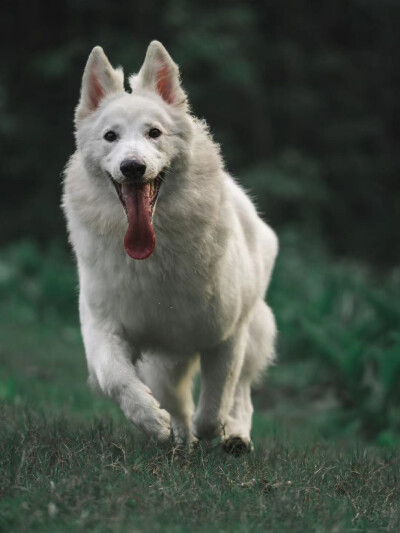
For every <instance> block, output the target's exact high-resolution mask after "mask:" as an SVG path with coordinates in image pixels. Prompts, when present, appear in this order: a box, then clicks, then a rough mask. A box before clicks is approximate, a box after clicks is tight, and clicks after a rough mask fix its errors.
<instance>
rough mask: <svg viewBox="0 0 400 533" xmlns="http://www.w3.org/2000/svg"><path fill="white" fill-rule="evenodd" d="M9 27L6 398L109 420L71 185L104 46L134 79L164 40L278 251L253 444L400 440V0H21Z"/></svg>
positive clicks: (4, 170)
mask: <svg viewBox="0 0 400 533" xmlns="http://www.w3.org/2000/svg"><path fill="white" fill-rule="evenodd" d="M3 13H4V16H2V18H1V21H0V28H1V36H2V47H1V54H2V61H1V78H0V109H1V121H0V146H1V153H2V156H1V179H0V203H1V225H0V244H1V255H0V297H1V304H0V318H1V325H0V360H1V363H2V365H1V368H0V400H1V401H2V402H3V403H4V404H5V405H9V404H12V405H22V406H24V405H27V404H28V403H29V404H30V405H31V406H32V405H33V406H35V405H38V406H39V405H40V404H41V402H42V403H43V405H46V406H49V405H50V404H52V405H53V404H54V406H55V409H56V410H57V409H60V408H61V407H60V406H67V412H68V411H71V409H72V410H73V409H74V408H75V410H76V412H79V413H82V412H83V411H84V410H85V409H87V412H88V413H89V414H90V413H92V412H93V409H94V410H95V412H97V411H96V409H99V410H100V411H99V412H102V411H101V410H102V409H108V407H105V405H106V404H104V405H103V404H99V405H100V407H97V404H95V400H93V399H92V396H91V395H90V393H88V392H86V385H85V379H86V377H85V367H84V356H83V350H82V346H81V341H80V336H79V327H78V316H77V290H76V287H77V280H76V274H75V267H74V262H73V258H72V254H71V251H70V250H69V248H68V245H67V238H66V233H65V224H64V221H63V218H62V215H61V211H60V208H59V204H60V192H61V173H62V169H63V166H64V165H65V163H66V161H67V159H68V157H69V155H70V154H71V153H72V152H73V150H74V139H73V125H72V119H73V113H74V107H75V105H76V103H77V101H78V96H79V88H80V81H81V76H82V72H83V68H84V65H85V62H86V59H87V56H88V54H89V52H90V50H91V49H92V47H93V46H95V45H98V44H100V45H101V46H102V47H103V48H104V50H105V52H106V54H107V55H108V57H109V59H110V61H111V63H112V64H113V65H114V66H117V65H122V66H123V67H124V70H125V73H126V74H130V73H132V72H136V71H138V69H139V68H140V66H141V63H142V61H143V58H144V55H145V52H146V48H147V45H148V43H149V42H150V41H151V40H152V39H158V40H161V41H162V42H163V44H164V45H165V46H166V47H167V49H168V51H169V52H170V54H171V55H172V57H173V59H174V60H175V61H176V62H177V63H178V64H179V66H180V68H181V71H182V77H183V84H184V87H185V89H186V90H187V91H188V93H189V97H190V101H191V105H192V109H193V112H194V114H196V115H197V116H199V117H204V118H206V120H207V121H208V122H209V124H210V126H211V130H212V132H213V134H214V136H215V139H216V140H217V141H218V142H219V143H221V145H222V151H223V154H224V157H225V160H226V165H227V168H228V169H229V170H230V171H231V172H232V173H233V174H234V175H235V176H236V177H237V178H238V179H239V181H240V182H241V183H242V184H243V185H244V186H245V187H246V188H247V189H248V190H250V191H251V194H252V196H253V197H254V198H255V199H256V203H257V205H258V207H259V210H260V212H261V214H262V216H263V217H264V218H265V219H266V220H267V221H268V222H269V223H270V224H271V225H272V226H273V227H274V228H275V229H276V231H277V233H278V235H279V237H280V240H281V252H280V257H279V261H278V264H277V267H276V270H275V274H274V279H273V283H272V287H271V290H270V295H269V300H270V302H271V305H272V307H273V309H274V311H275V313H276V315H277V320H278V325H279V329H280V340H279V346H278V353H279V364H278V365H277V367H276V368H274V369H273V370H272V371H271V372H270V376H269V377H268V380H267V381H266V384H265V386H263V387H262V388H261V389H260V390H259V391H258V392H256V394H255V401H256V404H257V406H258V414H257V415H256V416H257V417H258V418H256V425H255V431H256V433H257V432H258V433H259V434H260V435H261V434H263V431H267V429H268V428H269V429H271V428H272V427H273V428H275V429H276V428H279V427H281V426H280V425H282V424H284V425H285V430H287V431H292V430H293V431H304V430H305V429H304V428H308V430H309V431H317V432H318V433H319V434H322V435H324V436H326V437H327V438H330V437H332V438H357V439H359V438H360V439H368V440H371V439H372V440H374V441H375V442H378V443H379V444H382V445H389V446H390V445H392V444H393V443H398V442H399V438H400V437H399V434H400V333H399V324H400V304H399V289H400V273H399V270H398V268H397V267H398V260H399V242H400V180H399V169H400V150H399V140H400V139H399V138H400V122H399V120H398V116H399V114H400V113H399V111H400V110H399V107H400V104H399V102H400V99H399V97H398V94H399V89H400V74H399V69H398V65H397V62H398V56H399V51H400V32H399V29H398V25H399V20H400V18H399V17H400V3H399V2H398V1H397V0H379V1H377V0H337V1H336V2H332V1H328V0H320V1H318V2H317V1H314V0H307V1H306V0H298V1H297V2H292V1H289V0H269V1H261V0H253V1H249V2H237V1H232V0H230V1H227V0H213V1H212V2H211V1H208V0H202V1H200V0H191V1H189V0H170V1H168V2H156V1H155V0H131V1H129V2H128V1H120V2H109V1H106V0H96V1H94V0H79V1H78V0H62V1H60V2H50V1H47V2H46V1H43V2H40V3H36V2H30V3H29V2H22V0H14V1H13V2H10V1H6V4H5V6H4V8H3ZM395 62H396V64H395ZM107 405H108V404H107ZM293 428H294V429H293ZM296 428H297V429H296Z"/></svg>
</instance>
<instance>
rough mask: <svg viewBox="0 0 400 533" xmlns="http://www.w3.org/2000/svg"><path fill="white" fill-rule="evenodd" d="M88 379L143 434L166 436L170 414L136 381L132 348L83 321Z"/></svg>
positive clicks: (149, 391) (158, 437) (165, 438)
mask: <svg viewBox="0 0 400 533" xmlns="http://www.w3.org/2000/svg"><path fill="white" fill-rule="evenodd" d="M82 333H83V339H84V344H85V350H86V358H87V362H88V367H89V373H90V378H89V379H90V380H91V381H92V382H94V383H95V384H96V385H98V386H99V387H100V389H101V390H102V392H104V393H105V394H107V395H108V396H110V397H111V398H113V399H114V400H115V401H116V402H117V403H118V404H119V405H120V407H121V409H122V410H123V412H124V413H125V415H126V417H127V418H128V420H130V421H131V422H132V423H133V424H134V425H135V426H136V427H137V428H139V429H140V430H141V431H142V432H143V433H145V435H147V436H148V437H150V438H154V439H156V440H157V441H159V442H165V441H166V440H168V438H169V436H170V432H171V430H170V415H169V413H167V411H165V410H164V409H160V404H159V403H158V401H157V400H156V399H155V398H154V396H153V394H152V392H151V390H150V389H149V388H148V387H147V386H146V385H145V384H144V383H143V382H142V381H141V380H140V379H139V377H138V375H137V373H136V371H135V368H134V366H133V364H132V363H131V356H132V347H131V346H130V345H129V344H128V343H127V342H126V341H125V340H124V339H123V338H122V337H121V336H119V335H118V334H115V333H111V332H106V331H104V325H103V327H102V328H101V327H100V325H96V324H95V323H94V322H93V321H90V322H88V321H86V322H85V324H84V325H83V326H82Z"/></svg>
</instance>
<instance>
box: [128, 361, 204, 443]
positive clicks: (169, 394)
mask: <svg viewBox="0 0 400 533" xmlns="http://www.w3.org/2000/svg"><path fill="white" fill-rule="evenodd" d="M136 367H137V372H138V374H139V376H140V377H141V379H142V380H143V382H144V383H146V385H147V386H148V387H150V389H151V390H152V392H153V394H154V396H155V398H156V399H157V400H158V401H159V402H160V405H161V407H162V408H163V409H166V410H167V411H168V412H169V414H170V415H171V427H172V431H173V435H174V439H175V441H176V442H177V443H178V444H183V443H185V444H189V445H190V444H192V443H193V441H194V440H195V438H194V437H193V434H192V428H191V425H192V415H193V411H194V402H193V396H192V382H193V376H194V374H195V372H196V370H197V369H198V357H191V358H188V359H185V360H184V361H182V360H179V361H171V360H170V359H168V358H167V357H165V358H164V357H163V356H162V355H153V354H151V355H149V356H146V355H144V357H143V358H142V359H140V360H139V361H138V362H137V363H136Z"/></svg>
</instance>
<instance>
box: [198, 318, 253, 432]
mask: <svg viewBox="0 0 400 533" xmlns="http://www.w3.org/2000/svg"><path fill="white" fill-rule="evenodd" d="M246 335H247V330H246V329H245V328H242V329H241V330H240V331H238V332H236V333H235V334H234V335H233V336H232V337H230V338H229V339H227V340H226V341H224V342H222V343H221V344H220V345H218V346H216V347H215V348H213V349H209V350H204V351H203V352H202V353H201V392H200V398H199V403H198V406H197V410H196V413H195V416H194V419H193V431H194V434H195V435H196V437H198V438H199V439H212V438H214V437H218V436H223V435H224V427H225V424H226V421H227V418H228V414H229V411H230V409H231V407H232V404H233V396H234V393H235V388H236V384H237V381H238V378H239V374H240V371H241V368H242V365H243V359H244V352H245V346H246V338H247V337H246Z"/></svg>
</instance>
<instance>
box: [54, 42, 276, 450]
mask: <svg viewBox="0 0 400 533" xmlns="http://www.w3.org/2000/svg"><path fill="white" fill-rule="evenodd" d="M129 82H130V86H131V92H125V90H124V78H123V73H122V70H121V69H113V68H112V66H111V65H110V63H109V62H108V60H107V57H106V56H105V54H104V52H103V50H102V49H101V48H100V47H96V48H94V49H93V51H92V53H91V54H90V56H89V59H88V62H87V65H86V68H85V71H84V74H83V80H82V88H81V97H80V101H79V104H78V107H77V109H76V115H75V125H76V144H77V151H76V152H75V154H74V155H73V156H72V158H71V159H70V161H69V163H68V165H67V168H66V172H65V180H64V194H63V209H64V212H65V216H66V218H67V222H68V229H69V236H70V240H71V243H72V246H73V248H74V251H75V254H76V258H77V262H78V269H79V280H80V317H81V326H82V334H83V339H84V344H85V349H86V357H87V363H88V368H89V375H90V378H89V379H90V381H91V383H93V384H95V385H97V386H98V387H100V389H101V390H102V391H103V392H104V393H106V394H107V395H109V396H111V397H112V398H113V399H114V400H115V401H116V402H118V404H119V405H120V406H121V408H122V410H123V412H124V413H125V415H126V416H127V418H128V419H129V420H130V421H131V422H132V423H133V424H134V425H135V426H137V427H138V428H140V429H141V430H142V431H143V432H144V433H145V434H146V435H147V436H149V437H153V438H155V439H157V440H158V441H160V442H162V441H166V440H167V439H168V438H169V437H170V434H171V428H172V432H173V435H174V438H175V440H176V441H177V442H189V443H191V442H193V441H194V440H195V439H196V438H199V439H212V438H214V437H221V438H222V443H223V446H224V448H225V449H226V450H227V451H230V452H233V453H240V452H243V451H246V450H250V449H251V441H250V429H251V419H252V412H253V407H252V403H251V397H250V387H251V384H252V383H253V382H254V381H255V380H256V379H257V377H259V376H260V375H261V373H262V371H263V369H265V368H266V367H267V366H268V365H269V364H270V363H271V362H272V361H273V357H274V339H275V322H274V318H273V315H272V313H271V310H270V309H269V307H268V306H267V305H266V304H265V302H264V296H265V292H266V289H267V286H268V283H269V280H270V276H271V271H272V268H273V264H274V260H275V257H276V254H277V238H276V236H275V234H274V232H273V231H272V230H271V228H269V227H268V226H267V225H266V224H265V223H264V222H263V221H262V220H261V219H260V218H259V217H258V215H257V212H256V209H255V208H254V206H253V204H252V202H251V200H250V199H249V198H248V196H246V193H245V192H244V191H243V189H242V188H241V187H240V186H239V185H238V184H237V183H236V182H235V181H234V180H233V179H232V177H231V176H229V174H227V172H226V171H225V169H224V164H223V161H222V158H221V156H220V152H219V147H218V146H217V145H216V144H215V143H214V142H213V140H212V138H211V136H210V134H209V132H208V129H207V126H206V124H205V123H204V122H202V121H199V120H197V119H196V118H194V117H193V116H192V115H191V114H190V112H189V108H188V104H187V99H186V95H185V93H184V91H183V89H182V87H181V85H180V79H179V71H178V67H177V66H176V64H175V63H174V62H173V61H172V59H171V57H170V56H169V55H168V53H167V51H166V50H165V48H164V47H163V46H162V44H160V43H159V42H157V41H153V42H152V43H151V44H150V46H149V48H148V50H147V54H146V58H145V61H144V64H143V66H142V68H141V70H140V72H139V74H137V75H134V76H131V77H130V79H129ZM199 360H200V364H201V393H200V398H199V402H198V405H197V409H196V412H195V413H194V403H193V399H192V391H191V388H192V378H193V375H194V373H195V371H196V370H197V367H198V361H199Z"/></svg>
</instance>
